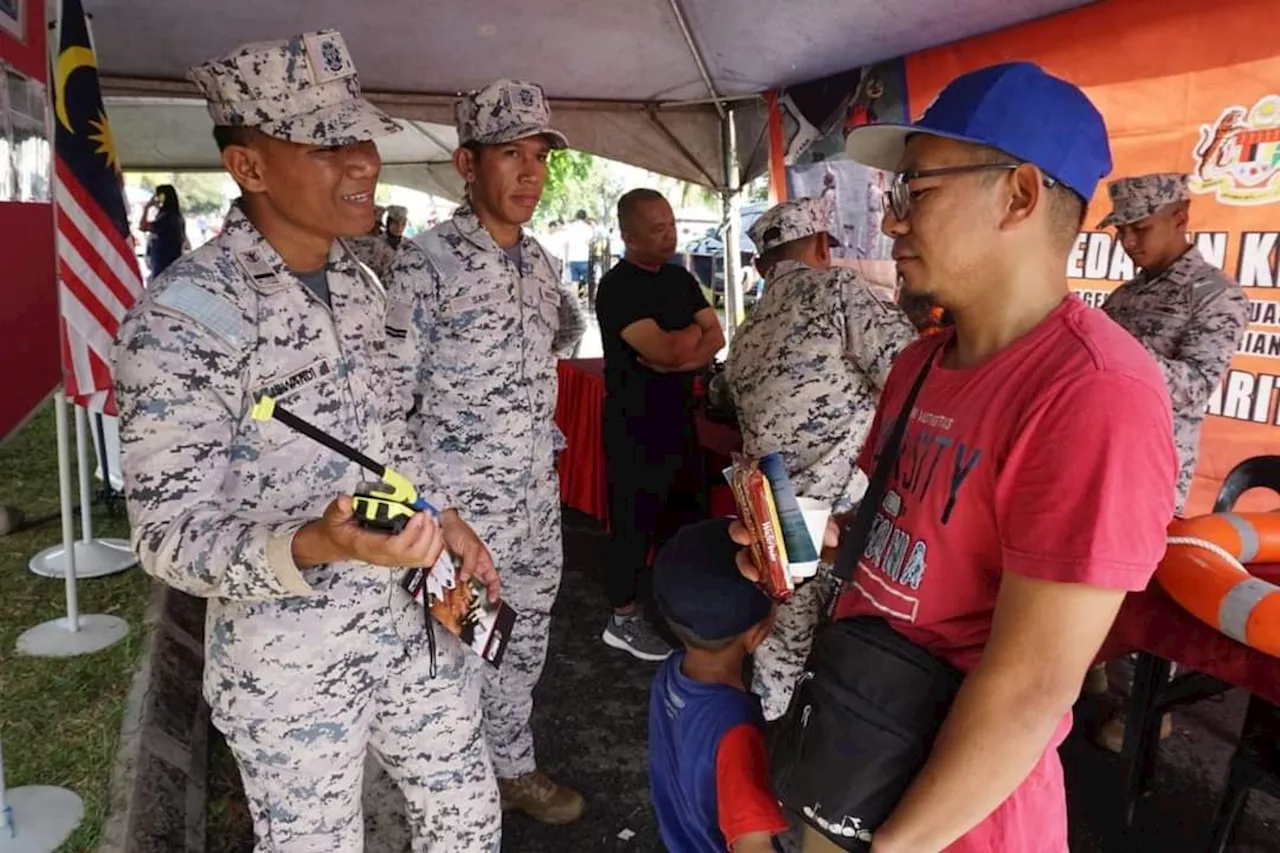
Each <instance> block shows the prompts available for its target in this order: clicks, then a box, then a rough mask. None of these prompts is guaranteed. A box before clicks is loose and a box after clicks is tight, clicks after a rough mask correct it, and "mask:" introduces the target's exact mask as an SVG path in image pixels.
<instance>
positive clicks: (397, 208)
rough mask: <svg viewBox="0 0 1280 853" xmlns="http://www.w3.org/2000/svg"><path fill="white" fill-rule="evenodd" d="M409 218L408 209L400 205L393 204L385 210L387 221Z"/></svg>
mask: <svg viewBox="0 0 1280 853" xmlns="http://www.w3.org/2000/svg"><path fill="white" fill-rule="evenodd" d="M408 218H409V209H408V208H406V207H405V206H404V205H402V204H393V205H391V206H390V207H388V208H387V220H388V221H390V220H392V219H397V220H405V219H408Z"/></svg>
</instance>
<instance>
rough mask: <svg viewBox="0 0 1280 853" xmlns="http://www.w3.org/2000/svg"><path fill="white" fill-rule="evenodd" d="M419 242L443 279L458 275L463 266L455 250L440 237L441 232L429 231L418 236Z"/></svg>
mask: <svg viewBox="0 0 1280 853" xmlns="http://www.w3.org/2000/svg"><path fill="white" fill-rule="evenodd" d="M417 243H418V246H419V248H421V249H422V251H423V253H424V254H425V255H426V256H427V260H429V261H431V266H433V267H435V270H436V274H437V275H439V276H440V278H441V279H444V280H449V279H453V278H455V277H456V276H457V275H458V272H459V270H461V268H462V267H461V265H460V264H459V263H458V259H457V258H456V257H454V254H453V252H452V251H451V250H450V249H449V247H448V246H446V245H445V243H444V241H443V240H441V239H440V235H439V234H437V233H436V232H434V231H428V232H427V233H425V234H423V235H421V236H419V237H418V238H417Z"/></svg>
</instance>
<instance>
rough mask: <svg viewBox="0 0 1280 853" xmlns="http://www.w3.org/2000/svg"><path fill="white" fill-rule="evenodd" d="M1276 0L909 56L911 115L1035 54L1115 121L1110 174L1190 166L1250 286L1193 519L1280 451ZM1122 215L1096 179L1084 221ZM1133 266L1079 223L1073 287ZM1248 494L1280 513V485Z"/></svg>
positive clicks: (1162, 3) (1212, 224)
mask: <svg viewBox="0 0 1280 853" xmlns="http://www.w3.org/2000/svg"><path fill="white" fill-rule="evenodd" d="M1276 11H1277V4H1276V0H1239V2H1234V3H1230V4H1216V3H1205V2H1204V0H1106V2H1102V3H1097V4H1094V5H1090V6H1087V7H1084V8H1081V9H1077V10H1075V11H1072V12H1066V13H1063V14H1060V15H1055V16H1053V17H1050V18H1044V19H1041V20H1038V21H1034V22H1032V23H1029V24H1024V25H1021V26H1018V27H1014V28H1011V29H1007V30H1002V31H1000V32H997V33H992V34H989V35H986V36H981V37H978V38H973V39H968V40H966V41H964V42H959V43H956V44H952V45H947V46H944V47H940V48H936V49H934V50H930V51H926V52H924V53H920V54H916V55H913V56H910V57H908V58H907V81H908V89H909V93H910V100H911V114H912V115H913V116H919V115H920V114H921V113H922V112H923V111H924V109H925V107H926V106H927V105H928V103H929V102H930V101H931V100H932V99H933V98H934V96H936V95H937V94H938V92H939V91H940V90H941V89H942V87H943V86H945V85H946V84H947V82H949V81H950V80H951V79H952V78H954V77H956V76H957V75H959V74H963V73H964V72H966V71H970V70H972V69H974V68H978V67H981V66H984V65H989V64H992V63H997V62H1008V61H1013V60H1030V61H1033V62H1037V63H1039V64H1040V65H1042V66H1043V67H1044V68H1045V69H1047V70H1048V71H1050V72H1052V73H1054V74H1057V75H1058V76H1060V77H1064V78H1066V79H1068V80H1071V81H1073V82H1075V83H1076V84H1077V85H1080V86H1082V87H1083V88H1084V89H1085V91H1086V92H1087V93H1088V95H1089V97H1090V98H1091V99H1092V100H1093V102H1094V103H1095V104H1097V106H1098V108H1099V109H1100V110H1101V111H1102V113H1103V115H1104V116H1105V117H1106V121H1107V127H1108V130H1109V132H1110V135H1111V145H1112V154H1113V157H1114V160H1115V169H1114V171H1113V172H1112V175H1111V177H1112V178H1117V177H1124V176H1128V175H1140V174H1145V173H1148V172H1163V171H1182V172H1188V173H1190V174H1191V175H1192V189H1193V195H1192V199H1193V201H1192V204H1191V230H1192V231H1193V232H1195V235H1194V236H1195V240H1196V243H1197V245H1198V246H1199V247H1200V250H1201V251H1202V252H1203V254H1204V256H1205V257H1206V258H1207V259H1209V261H1210V262H1212V263H1214V264H1216V265H1217V266H1219V267H1220V268H1222V269H1223V270H1225V271H1226V272H1227V273H1229V274H1230V275H1232V276H1233V277H1235V278H1236V280H1238V281H1239V282H1240V284H1241V285H1242V286H1244V287H1245V288H1246V292H1247V293H1248V295H1249V299H1250V306H1251V316H1250V320H1251V322H1250V325H1249V328H1248V331H1247V332H1246V334H1245V337H1244V341H1243V342H1242V343H1241V346H1240V349H1239V351H1238V352H1237V353H1236V356H1235V358H1234V360H1233V362H1232V364H1231V368H1230V369H1229V371H1228V373H1227V375H1226V376H1225V377H1224V378H1223V381H1222V385H1221V387H1220V388H1219V389H1218V391H1217V393H1216V394H1214V396H1213V398H1212V399H1211V400H1210V402H1209V406H1208V411H1209V414H1208V416H1207V417H1206V418H1205V425H1204V432H1203V435H1202V438H1201V444H1200V462H1199V467H1198V468H1197V470H1196V481H1195V485H1194V487H1193V489H1192V492H1191V498H1190V500H1189V502H1188V505H1187V512H1188V514H1197V513H1200V512H1207V511H1208V510H1209V508H1210V507H1211V505H1212V503H1213V501H1214V498H1215V497H1216V495H1217V491H1218V487H1219V485H1220V484H1221V481H1222V479H1223V477H1225V476H1226V474H1227V472H1228V471H1230V470H1231V468H1232V467H1233V466H1234V465H1235V464H1236V463H1238V462H1240V461H1241V460H1243V459H1246V458H1248V457H1250V456H1257V455H1260V454H1265V453H1280V405H1277V399H1278V398H1280V250H1278V248H1277V246H1278V245H1280V38H1277V36H1276ZM1109 210H1110V204H1109V203H1108V200H1107V194H1106V188H1105V185H1104V186H1101V187H1099V191H1098V194H1097V196H1096V197H1095V198H1094V199H1093V202H1092V205H1091V207H1090V210H1089V216H1088V219H1087V220H1086V228H1090V229H1093V228H1095V226H1096V223H1097V222H1098V221H1099V220H1101V219H1102V217H1103V216H1105V215H1106V214H1107V212H1108V211H1109ZM1133 274H1134V267H1133V263H1132V262H1131V261H1130V260H1129V258H1128V256H1127V255H1126V254H1125V252H1124V250H1123V248H1121V247H1120V245H1119V244H1118V243H1117V241H1116V240H1115V236H1114V234H1113V233H1112V232H1109V231H1101V230H1089V231H1085V232H1083V233H1081V235H1080V237H1079V239H1078V241H1077V242H1076V245H1075V248H1074V250H1073V251H1072V253H1071V256H1070V259H1069V261H1068V269H1067V275H1068V276H1069V278H1070V279H1071V284H1072V287H1073V289H1075V290H1077V291H1078V292H1079V293H1081V295H1082V296H1083V297H1084V298H1085V300H1086V301H1087V302H1089V303H1090V304H1093V305H1100V304H1102V301H1103V300H1104V299H1105V298H1106V295H1107V294H1108V293H1110V292H1111V291H1112V290H1114V289H1115V288H1116V287H1117V286H1119V284H1120V283H1121V282H1123V281H1125V280H1127V279H1128V278H1131V277H1132V276H1133ZM1251 497H1253V499H1252V500H1249V499H1246V500H1245V501H1242V502H1241V504H1240V507H1241V508H1242V509H1270V508H1273V507H1274V506H1275V498H1274V496H1264V495H1257V496H1256V497H1254V496H1251Z"/></svg>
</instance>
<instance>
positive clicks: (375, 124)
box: [187, 30, 401, 145]
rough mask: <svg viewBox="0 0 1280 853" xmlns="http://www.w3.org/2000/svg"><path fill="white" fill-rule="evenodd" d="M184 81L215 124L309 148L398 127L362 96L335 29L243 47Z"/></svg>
mask: <svg viewBox="0 0 1280 853" xmlns="http://www.w3.org/2000/svg"><path fill="white" fill-rule="evenodd" d="M187 77H188V78H189V79H190V80H191V82H193V83H195V84H196V86H197V88H199V89H200V91H201V93H203V94H204V96H205V99H206V100H207V101H208V102H209V115H210V116H211V117H212V118H213V123H214V124H218V125H230V126H233V127H255V128H257V129H258V130H261V131H262V132H263V133H265V134H267V135H268V136H273V137H275V138H277V139H285V140H288V141H290V142H298V143H302V144H304V145H349V144H351V143H354V142H364V141H367V140H370V139H376V138H377V137H380V136H389V135H391V134H393V133H397V132H399V131H400V130H401V127H400V125H398V124H397V123H396V122H395V121H393V120H392V119H391V118H390V117H389V116H387V115H386V114H385V113H384V112H382V111H381V110H379V109H378V108H377V107H375V106H373V105H372V104H370V103H369V102H368V101H366V100H364V98H362V97H361V95H360V79H359V77H358V76H357V75H356V66H355V64H354V63H353V62H352V61H351V54H350V53H348V52H347V45H346V42H344V41H343V40H342V35H341V34H340V33H339V32H337V31H336V30H320V31H318V32H314V33H305V34H303V35H299V36H294V37H293V38H289V39H283V40H281V41H269V42H255V43H253V44H246V45H243V46H241V47H239V48H236V49H235V50H233V51H231V52H230V53H228V54H226V55H225V56H222V57H219V58H217V59H212V60H210V61H208V62H205V63H203V64H201V65H197V66H195V67H193V68H192V69H191V70H190V71H188V72H187Z"/></svg>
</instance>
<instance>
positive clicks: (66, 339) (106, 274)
mask: <svg viewBox="0 0 1280 853" xmlns="http://www.w3.org/2000/svg"><path fill="white" fill-rule="evenodd" d="M59 24H60V30H61V32H60V35H59V39H58V56H57V58H56V59H55V60H54V68H53V71H54V81H55V83H56V85H55V86H54V87H53V89H54V113H55V115H56V125H55V128H54V150H55V152H56V164H55V181H54V203H55V204H56V206H57V222H58V281H59V286H60V288H61V293H60V299H59V302H60V304H61V306H62V339H63V352H62V370H63V382H64V385H65V387H66V392H67V397H68V398H69V399H70V400H71V401H72V402H73V403H75V404H76V405H78V406H84V407H86V408H89V409H94V410H97V411H102V412H105V413H106V414H109V415H114V414H115V392H114V390H113V388H112V381H111V369H110V366H109V365H110V357H111V342H112V340H114V338H115V335H116V330H117V329H118V328H119V327H120V321H121V320H123V319H124V315H125V312H126V311H128V310H129V307H130V306H131V305H133V303H134V302H136V301H137V299H138V297H139V296H141V294H142V275H141V274H140V273H139V271H138V261H137V258H136V257H135V256H134V253H133V246H132V240H131V237H130V232H129V219H128V207H127V206H126V205H125V199H124V188H123V185H122V182H121V172H120V161H119V159H118V157H117V155H116V148H115V141H114V139H113V137H112V135H111V126H110V124H109V123H108V122H107V112H106V109H105V107H104V106H103V102H102V89H101V85H100V83H99V80H98V68H97V60H96V57H95V56H94V53H93V46H92V44H91V43H90V41H89V28H88V25H87V23H86V21H85V17H84V8H83V7H82V6H81V4H80V0H63V3H62V19H61V21H60V22H59Z"/></svg>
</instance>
